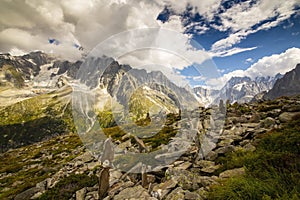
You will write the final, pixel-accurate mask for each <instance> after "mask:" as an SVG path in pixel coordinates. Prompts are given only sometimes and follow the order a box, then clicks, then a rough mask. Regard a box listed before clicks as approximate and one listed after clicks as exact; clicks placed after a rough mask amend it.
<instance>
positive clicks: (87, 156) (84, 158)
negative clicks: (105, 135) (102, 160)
mask: <svg viewBox="0 0 300 200" xmlns="http://www.w3.org/2000/svg"><path fill="white" fill-rule="evenodd" d="M76 160H81V161H82V162H83V163H88V162H91V161H92V160H94V157H93V156H92V154H91V153H90V152H88V151H87V152H84V153H83V154H82V155H81V156H78V157H77V158H76Z"/></svg>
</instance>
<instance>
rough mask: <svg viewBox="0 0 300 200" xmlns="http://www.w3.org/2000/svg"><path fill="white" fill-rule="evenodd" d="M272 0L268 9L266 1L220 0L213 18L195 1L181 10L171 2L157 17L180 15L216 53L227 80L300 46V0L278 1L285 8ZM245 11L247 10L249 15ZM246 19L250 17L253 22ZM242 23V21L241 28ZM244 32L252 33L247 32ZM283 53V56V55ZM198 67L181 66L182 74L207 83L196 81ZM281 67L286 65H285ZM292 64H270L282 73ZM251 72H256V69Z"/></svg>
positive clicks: (189, 29) (188, 31)
mask: <svg viewBox="0 0 300 200" xmlns="http://www.w3.org/2000/svg"><path fill="white" fill-rule="evenodd" d="M269 2H270V6H269V7H267V10H268V9H270V12H266V13H264V11H263V1H257V0H235V1H226V0H225V1H220V4H219V5H218V6H216V7H215V9H214V10H213V11H212V13H213V14H212V15H211V16H210V18H209V17H208V16H207V13H204V14H202V13H201V12H199V10H197V8H196V9H195V6H193V5H192V4H189V5H188V6H187V7H186V8H185V9H181V11H178V9H177V10H176V9H173V8H172V6H169V7H165V8H164V10H163V11H162V12H161V13H160V15H159V16H158V18H157V19H158V20H160V21H162V22H163V23H165V22H168V21H169V20H170V18H171V16H174V15H179V16H180V17H181V20H182V23H183V24H184V26H185V28H186V29H185V33H186V34H189V35H190V36H191V38H192V39H193V40H195V41H196V42H198V43H199V44H200V45H201V46H202V47H203V48H204V49H205V51H207V52H210V53H212V60H213V61H214V63H215V65H216V67H217V68H218V69H219V70H218V71H219V72H220V76H224V75H225V76H227V78H226V79H224V81H227V80H228V78H230V77H232V76H235V75H237V76H241V75H247V73H246V72H245V73H243V72H242V73H241V71H247V70H248V71H249V70H250V71H251V69H252V68H251V66H254V67H256V66H257V65H258V64H257V62H260V65H263V64H264V63H262V60H264V58H265V59H267V58H270V59H272V56H273V55H280V54H281V57H282V58H283V57H285V56H286V57H288V55H282V54H283V53H284V52H285V51H287V50H289V49H291V48H300V14H299V1H294V4H293V5H292V6H291V4H289V5H284V4H285V3H287V2H285V1H281V2H279V3H281V4H278V5H280V6H282V8H283V9H277V8H276V7H275V6H274V7H273V8H272V4H271V2H272V3H274V4H276V3H278V1H269ZM287 4H288V3H287ZM280 6H279V7H280ZM288 6H290V7H289V9H286V7H288ZM232 10H233V11H235V12H232ZM197 11H198V12H197ZM285 12H286V13H285ZM227 13H228V14H227ZM245 13H247V14H246V15H245ZM287 13H288V14H287ZM224 16H225V17H224ZM208 18H209V19H208ZM256 18H258V20H257V19H256ZM243 21H248V22H249V26H247V23H243ZM239 23H241V28H240V27H239V25H240V24H239ZM244 32H249V33H248V34H247V33H246V34H244ZM240 33H241V34H242V36H241V37H240V38H239V39H237V40H236V41H234V40H235V38H236V37H233V42H232V40H231V44H230V45H227V44H226V42H225V43H223V45H224V48H223V47H222V43H221V45H216V44H217V43H218V42H219V41H221V40H225V41H226V40H228V41H229V40H230V39H229V38H230V37H231V36H233V35H239V34H240ZM216 46H217V48H216ZM235 49H236V50H237V51H236V53H234V50H235ZM299 56H300V55H299ZM281 57H280V58H279V59H282V58H281ZM270 59H268V60H270ZM274 60H275V59H274ZM298 61H299V60H298V58H297V59H296V61H295V62H294V63H293V62H291V64H292V65H293V64H295V63H297V62H298ZM268 62H269V61H268ZM275 63H276V62H274V64H275ZM288 64H290V63H288ZM194 67H195V66H190V67H187V68H185V69H183V70H181V74H182V75H184V76H187V77H189V78H188V79H189V80H190V82H191V84H192V85H197V84H203V81H195V79H193V78H191V77H190V76H191V75H192V74H198V76H199V73H196V72H195V70H194ZM281 67H282V68H284V67H285V66H281ZM292 67H294V66H292ZM292 67H287V68H288V69H287V70H278V68H280V66H276V67H274V69H272V68H271V67H270V69H269V71H272V70H275V71H276V70H277V71H278V73H282V72H283V73H284V72H286V71H288V70H289V69H291V68H292ZM256 68H257V69H255V70H256V71H259V67H256ZM252 71H253V70H252ZM230 74H231V75H230ZM272 74H273V73H269V74H268V73H262V74H257V76H259V75H266V76H267V75H272ZM251 75H253V76H256V75H255V74H253V73H251Z"/></svg>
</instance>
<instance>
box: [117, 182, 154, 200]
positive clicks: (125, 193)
mask: <svg viewBox="0 0 300 200" xmlns="http://www.w3.org/2000/svg"><path fill="white" fill-rule="evenodd" d="M124 199H145V200H149V199H151V196H150V195H149V194H148V192H147V190H146V189H144V188H143V187H142V186H140V185H138V186H135V187H131V188H126V189H124V190H122V191H121V192H120V193H119V194H117V195H116V196H115V197H114V200H124Z"/></svg>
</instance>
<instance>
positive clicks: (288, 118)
mask: <svg viewBox="0 0 300 200" xmlns="http://www.w3.org/2000/svg"><path fill="white" fill-rule="evenodd" d="M296 115H300V112H284V113H282V114H281V115H279V120H280V122H289V121H291V120H292V119H293V117H295V116H296Z"/></svg>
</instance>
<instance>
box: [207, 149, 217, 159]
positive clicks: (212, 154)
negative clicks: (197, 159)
mask: <svg viewBox="0 0 300 200" xmlns="http://www.w3.org/2000/svg"><path fill="white" fill-rule="evenodd" d="M217 157H218V154H217V153H216V152H214V151H210V152H209V153H208V154H207V155H206V156H205V159H206V160H215V159H216V158H217Z"/></svg>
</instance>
